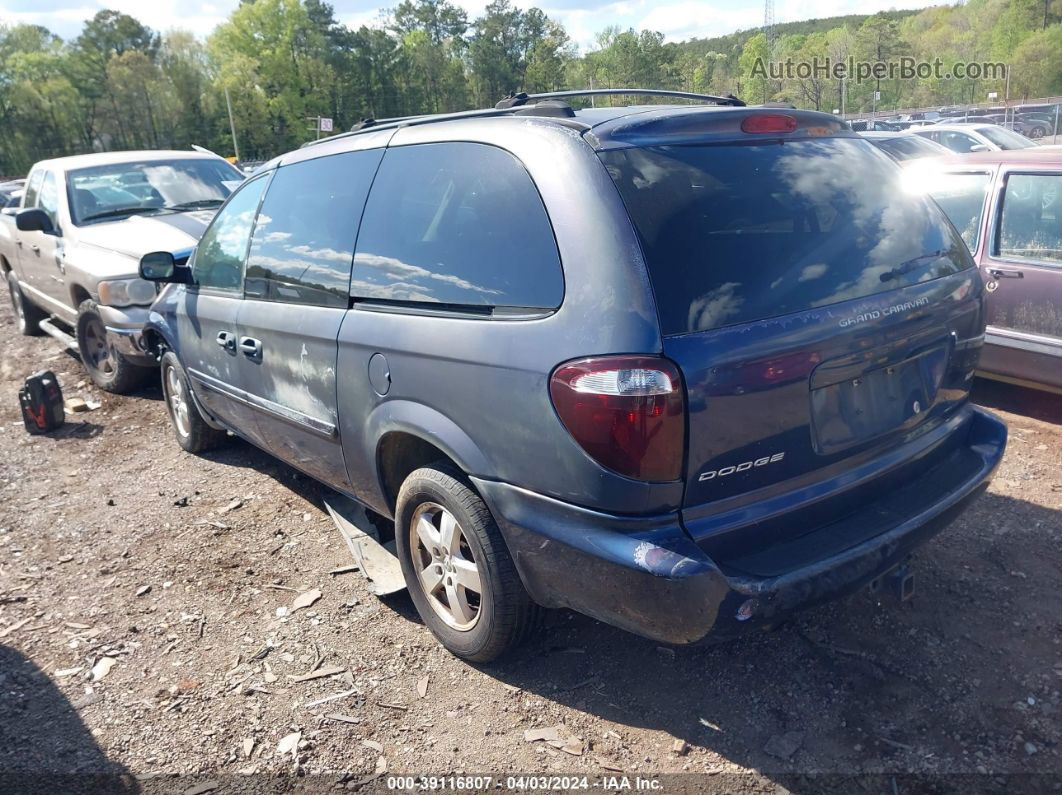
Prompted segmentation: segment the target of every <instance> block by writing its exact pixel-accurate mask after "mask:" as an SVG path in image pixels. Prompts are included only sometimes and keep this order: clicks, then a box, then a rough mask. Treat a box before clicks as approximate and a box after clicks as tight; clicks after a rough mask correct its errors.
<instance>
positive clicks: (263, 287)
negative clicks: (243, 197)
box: [244, 150, 382, 307]
mask: <svg viewBox="0 0 1062 795" xmlns="http://www.w3.org/2000/svg"><path fill="white" fill-rule="evenodd" d="M381 155H382V151H381V150H370V151H364V152H348V153H346V154H342V155H333V156H331V157H321V158H317V159H314V160H306V161H303V162H301V163H294V164H292V165H290V166H282V167H280V168H279V169H278V170H277V172H276V174H275V175H274V176H273V180H272V182H270V185H269V190H268V191H267V192H266V196H265V199H264V200H263V202H262V208H261V210H259V211H258V220H257V221H256V222H255V228H254V234H253V236H252V237H251V251H250V254H249V255H248V257H247V277H246V280H245V283H244V291H245V293H246V294H247V295H248V296H249V297H254V298H263V299H266V300H269V301H285V302H290V303H299V304H313V305H316V306H343V307H345V306H346V305H347V302H348V300H349V299H348V294H347V289H348V287H349V285H350V268H351V262H352V261H353V259H354V240H355V238H356V237H357V234H358V222H359V220H360V219H361V211H362V209H363V208H364V206H365V196H366V195H367V194H368V192H369V185H370V184H371V183H372V177H373V175H374V174H375V173H376V167H377V165H379V162H380V157H381Z"/></svg>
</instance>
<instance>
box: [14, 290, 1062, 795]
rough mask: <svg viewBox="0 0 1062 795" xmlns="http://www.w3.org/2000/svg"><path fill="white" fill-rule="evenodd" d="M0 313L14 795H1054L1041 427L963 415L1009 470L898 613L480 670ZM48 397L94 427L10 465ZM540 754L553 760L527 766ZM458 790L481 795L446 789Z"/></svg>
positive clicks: (1058, 787)
mask: <svg viewBox="0 0 1062 795" xmlns="http://www.w3.org/2000/svg"><path fill="white" fill-rule="evenodd" d="M2 297H3V307H2V308H0V340H3V342H2V355H0V788H2V789H4V790H6V791H8V792H12V791H37V790H35V789H34V788H35V787H39V788H40V791H76V790H80V789H86V790H87V789H93V788H96V789H102V790H109V791H113V790H119V789H122V788H124V789H125V790H127V791H135V790H137V789H141V790H144V791H167V792H171V791H172V792H182V793H189V795H193V794H194V793H202V792H209V791H217V792H227V791H234V790H253V791H262V792H265V791H276V790H295V789H302V790H314V791H317V790H332V789H351V790H353V789H359V788H360V789H361V790H362V791H386V790H388V789H389V788H394V787H395V786H396V785H397V786H398V787H399V788H401V786H402V785H403V784H404V783H409V782H402V781H395V780H393V779H392V777H393V776H395V775H396V774H399V775H415V776H422V775H425V776H438V777H444V778H443V779H442V781H441V782H440V781H435V782H434V783H433V782H431V781H430V780H425V781H417V782H415V784H416V785H417V787H425V788H431V789H441V788H444V787H445V788H455V787H457V786H459V785H460V784H461V783H464V784H466V785H467V786H466V787H465V788H466V789H480V788H484V789H485V788H492V789H494V790H498V789H501V790H505V789H523V790H532V789H536V788H537V787H538V785H541V784H546V785H547V786H548V787H549V788H553V789H559V788H562V787H564V786H565V785H573V784H574V785H575V787H577V788H578V787H580V786H582V784H583V783H584V780H583V777H585V784H586V786H587V788H589V789H597V790H602V789H608V788H609V787H610V785H615V786H618V787H622V786H623V783H624V781H626V783H627V784H628V785H629V786H630V787H631V788H632V789H634V788H636V787H638V786H640V787H641V788H643V789H655V790H656V791H664V792H670V791H680V790H681V791H690V792H694V791H719V792H764V793H775V792H785V791H792V792H820V791H833V792H874V793H877V792H881V793H889V794H890V795H899V793H911V792H938V791H965V792H970V791H986V790H998V791H1010V792H1038V791H1044V792H1057V791H1062V745H1060V741H1062V719H1060V718H1062V698H1060V692H1059V691H1060V690H1062V598H1060V591H1059V585H1060V583H1062V571H1060V568H1062V551H1060V550H1062V547H1060V543H1062V466H1060V463H1059V462H1060V459H1062V397H1057V396H1050V395H1043V394H1038V393H1032V392H1027V391H1024V390H1019V389H1014V388H1010V387H1004V386H1001V385H995V384H991V383H981V384H979V385H978V387H977V391H976V397H977V399H978V401H979V402H981V403H984V404H987V405H989V406H990V407H993V408H994V409H995V410H997V411H998V412H999V413H1000V414H1001V415H1002V416H1003V417H1004V418H1005V419H1006V421H1007V422H1008V424H1009V426H1010V433H1011V436H1010V445H1009V449H1008V451H1007V455H1006V460H1005V462H1004V464H1003V466H1002V469H1001V471H1000V473H999V475H998V477H997V478H996V479H995V481H994V482H993V484H992V486H991V488H990V489H989V492H988V493H987V494H986V495H985V496H983V497H982V498H980V500H979V501H978V502H977V503H976V504H975V505H974V507H973V508H971V509H970V510H969V511H968V512H967V513H966V514H965V515H963V516H962V517H961V518H960V519H959V520H958V521H957V522H955V523H954V524H953V525H952V526H951V527H949V528H948V529H947V530H946V531H945V532H944V533H943V534H942V535H940V536H938V537H937V539H935V540H934V541H932V542H931V543H929V544H928V545H927V546H926V547H925V548H924V549H922V550H921V552H920V554H918V555H917V556H916V558H915V562H914V568H915V572H916V576H917V580H918V591H917V595H916V597H915V598H914V600H913V601H912V602H909V603H905V604H903V605H897V604H889V603H883V604H879V603H877V602H875V601H874V600H873V599H872V598H871V597H870V596H869V595H862V594H861V595H856V596H853V597H851V598H848V599H846V600H844V601H842V602H840V603H837V604H832V605H829V606H826V607H823V608H821V609H816V610H814V611H812V612H809V613H806V614H803V615H801V616H799V617H798V618H796V619H795V620H793V621H792V622H790V623H789V624H787V625H785V626H783V627H781V628H779V629H777V630H775V631H774V632H771V633H768V634H762V635H756V636H754V637H750V638H747V639H745V640H742V641H739V642H737V643H732V644H729V645H724V646H715V647H707V648H705V647H695V648H664V647H660V646H659V645H657V644H655V643H652V642H649V641H645V640H642V639H640V638H637V637H634V636H631V635H628V634H625V633H623V632H621V631H619V630H615V629H612V628H610V627H607V626H604V625H601V624H598V623H596V622H595V621H592V620H590V619H587V618H584V617H582V616H578V615H573V614H570V613H566V612H556V613H553V614H551V616H550V618H549V626H548V628H547V630H546V631H545V632H544V633H543V634H542V635H541V636H540V637H538V638H537V639H535V640H534V641H533V642H532V643H531V644H530V645H529V646H528V647H527V648H526V649H525V650H524V653H523V655H522V656H521V657H518V658H517V659H514V660H512V661H509V662H506V663H504V664H499V665H492V666H483V667H475V666H471V665H468V664H466V663H463V662H461V661H459V660H457V659H455V658H453V657H451V656H450V655H449V654H448V653H446V652H445V651H444V650H443V649H442V648H441V647H439V646H438V645H437V644H436V642H435V641H434V640H433V638H432V637H431V635H430V634H429V633H428V631H427V630H426V629H425V628H424V626H423V625H422V624H420V623H419V621H418V620H417V618H416V614H415V611H414V610H413V608H412V605H411V602H410V601H409V599H408V597H407V596H405V595H404V594H400V595H397V596H394V597H389V598H388V599H386V600H380V599H378V598H376V597H375V596H373V595H372V594H371V593H370V592H369V590H368V588H367V584H366V583H365V581H364V580H363V579H362V578H361V576H360V575H359V574H357V573H343V574H330V573H329V572H330V570H332V569H336V568H338V567H343V566H349V564H350V563H351V561H350V558H349V556H348V553H347V552H346V550H345V547H344V546H343V544H342V542H341V540H340V537H339V535H338V533H337V532H336V530H335V528H334V526H333V525H332V523H331V522H330V520H329V518H328V516H327V513H326V512H325V511H324V510H323V506H322V503H321V496H322V493H323V490H322V488H321V487H319V486H318V485H316V484H315V483H314V482H312V481H310V480H309V479H307V478H306V477H304V476H302V475H300V474H298V473H296V472H295V471H294V470H292V469H291V468H289V467H287V466H285V465H284V464H281V463H280V462H278V461H276V460H274V459H272V458H270V457H269V456H267V455H265V454H264V453H261V452H259V451H257V450H255V449H254V448H252V447H250V446H249V445H247V444H244V443H242V442H239V441H235V440H234V441H232V443H231V444H229V445H228V446H227V447H225V448H224V449H222V450H220V451H218V452H215V453H211V454H208V455H205V456H202V457H196V456H192V455H188V454H186V453H184V452H182V451H181V450H180V448H179V447H178V446H177V444H176V442H175V441H174V439H173V436H172V432H171V429H170V427H169V423H168V421H167V419H166V415H165V412H164V408H163V404H162V402H161V400H160V392H159V390H158V388H157V387H151V388H148V389H145V390H144V391H143V392H141V393H140V394H137V395H135V396H131V397H116V396H112V395H106V394H103V393H101V392H99V391H98V390H96V389H93V388H90V386H91V384H90V382H89V381H88V379H87V377H86V376H85V375H84V373H83V371H82V370H81V369H80V366H79V363H78V362H77V360H76V359H75V358H74V357H72V356H71V355H70V354H67V353H64V352H63V351H61V350H60V348H59V346H58V343H56V342H54V341H53V340H50V339H49V338H24V337H20V336H18V335H17V332H16V330H15V326H14V323H13V321H12V315H11V311H10V308H9V306H8V304H7V297H6V295H4V296H2ZM45 367H47V368H51V369H53V370H54V371H55V372H56V373H57V374H58V375H59V378H60V380H61V383H62V386H63V388H64V391H65V393H66V396H67V397H68V398H72V397H78V396H80V397H84V398H87V399H91V400H97V401H100V403H101V404H102V405H101V407H100V408H99V409H97V410H95V411H91V412H88V413H85V414H78V415H75V416H71V417H70V418H69V422H68V424H67V425H66V427H65V428H64V429H63V430H61V431H59V432H56V433H54V434H52V435H49V436H45V437H31V436H29V435H27V434H26V433H25V432H24V430H23V429H22V426H21V422H20V420H19V415H18V406H17V398H16V390H17V388H18V386H19V384H20V383H21V381H22V379H23V378H24V377H25V376H27V375H29V374H30V373H31V372H33V371H35V370H38V369H41V368H45ZM314 589H317V590H319V591H320V592H321V597H320V599H319V601H316V602H314V603H313V604H311V605H310V606H308V607H304V608H301V609H294V603H295V601H296V599H297V598H298V597H299V596H300V594H305V593H306V592H307V591H311V590H314ZM307 601H309V598H307ZM108 661H110V662H108ZM108 666H109V667H108ZM329 671H335V673H331V674H329ZM308 673H313V674H317V676H316V678H307V677H306V676H305V675H306V674H308ZM322 674H323V675H322ZM293 677H302V678H301V679H300V678H293ZM330 697H332V698H331V700H326V699H329V698H330ZM552 727H559V728H558V729H556V733H555V734H554V735H552V736H553V737H554V738H555V739H556V741H555V742H554V743H553V744H550V743H549V742H547V741H542V740H529V739H527V737H526V736H525V732H526V731H528V730H533V729H547V728H552ZM556 746H563V748H559V747H556ZM473 774H475V775H486V776H492V777H493V778H492V779H491V780H490V781H489V782H487V781H480V782H475V781H472V782H469V781H467V780H465V779H459V778H453V779H450V778H448V777H450V776H461V775H473ZM520 774H523V775H525V776H526V775H528V774H550V775H558V776H561V775H570V776H575V778H574V779H571V780H563V779H556V780H553V781H550V780H548V779H547V780H545V781H542V780H535V779H527V778H524V779H519V778H515V777H517V776H519V775H520ZM624 775H626V776H627V777H628V778H627V779H623V778H622V777H623V776H624ZM93 776H108V778H100V777H97V778H93ZM510 776H512V777H514V778H513V779H512V780H510V778H509V777H510ZM638 777H640V778H641V781H639V780H638ZM5 782H6V785H5ZM647 782H648V783H647ZM477 784H486V785H488V786H484V787H478V786H476V785H477Z"/></svg>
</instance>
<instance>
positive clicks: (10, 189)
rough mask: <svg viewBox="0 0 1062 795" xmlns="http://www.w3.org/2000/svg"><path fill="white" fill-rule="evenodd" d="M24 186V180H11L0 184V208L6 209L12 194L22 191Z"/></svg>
mask: <svg viewBox="0 0 1062 795" xmlns="http://www.w3.org/2000/svg"><path fill="white" fill-rule="evenodd" d="M25 184H26V180H24V179H13V180H10V181H8V182H0V207H6V206H7V204H8V202H9V201H10V199H11V196H12V194H14V193H17V192H19V191H21V190H22V187H23V186H24V185H25Z"/></svg>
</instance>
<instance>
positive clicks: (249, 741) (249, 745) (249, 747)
mask: <svg viewBox="0 0 1062 795" xmlns="http://www.w3.org/2000/svg"><path fill="white" fill-rule="evenodd" d="M252 751H254V737H248V738H246V739H245V740H244V741H243V756H244V758H245V759H250V758H251V752H252Z"/></svg>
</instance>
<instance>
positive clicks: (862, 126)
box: [848, 119, 900, 132]
mask: <svg viewBox="0 0 1062 795" xmlns="http://www.w3.org/2000/svg"><path fill="white" fill-rule="evenodd" d="M848 125H849V126H850V127H851V128H852V129H853V130H855V131H856V132H867V131H872V130H899V129H900V126H899V125H898V124H894V123H893V122H891V121H882V120H881V119H853V120H852V121H850V122H848Z"/></svg>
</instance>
